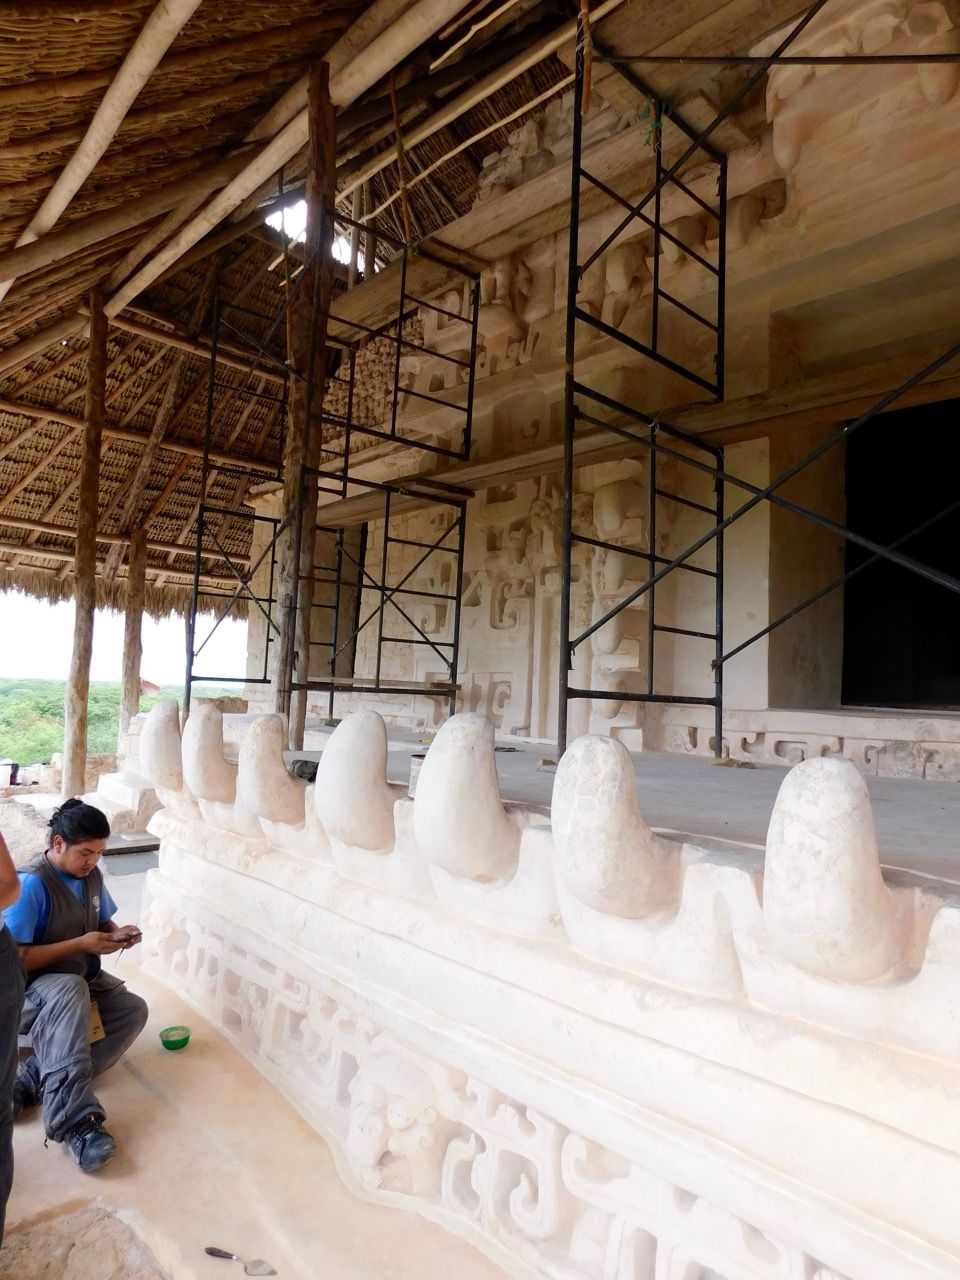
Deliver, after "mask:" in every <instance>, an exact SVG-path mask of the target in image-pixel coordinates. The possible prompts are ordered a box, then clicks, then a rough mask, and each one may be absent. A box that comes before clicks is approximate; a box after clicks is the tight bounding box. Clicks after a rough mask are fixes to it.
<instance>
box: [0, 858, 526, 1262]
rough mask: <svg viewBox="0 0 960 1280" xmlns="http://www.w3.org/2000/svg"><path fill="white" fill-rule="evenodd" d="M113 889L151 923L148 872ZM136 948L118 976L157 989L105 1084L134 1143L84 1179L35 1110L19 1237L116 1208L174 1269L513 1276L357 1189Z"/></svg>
mask: <svg viewBox="0 0 960 1280" xmlns="http://www.w3.org/2000/svg"><path fill="white" fill-rule="evenodd" d="M109 885H110V891H111V893H112V894H113V895H114V897H115V898H116V899H117V901H118V903H119V904H120V911H121V915H122V916H123V918H124V919H125V920H126V919H128V918H129V919H131V920H135V919H137V918H138V917H139V898H140V895H141V893H142V887H143V876H142V875H123V876H110V877H109ZM121 956H122V960H121V961H120V963H119V967H118V973H119V974H120V975H121V976H123V977H125V978H126V979H127V980H128V981H129V983H130V986H131V988H132V989H134V990H136V991H138V992H140V994H142V995H143V996H144V997H145V998H146V999H147V1001H148V1002H149V1004H150V1020H149V1022H148V1024H147V1027H146V1028H145V1030H144V1032H143V1034H142V1036H141V1037H140V1038H139V1040H138V1041H137V1042H136V1043H135V1044H134V1046H133V1048H132V1049H131V1050H130V1051H129V1053H127V1054H126V1056H125V1057H124V1058H123V1059H122V1060H121V1061H120V1063H119V1064H118V1065H117V1066H116V1067H115V1068H114V1069H113V1070H112V1071H111V1072H109V1073H108V1074H107V1075H106V1076H104V1077H103V1079H102V1082H101V1084H100V1085H98V1091H99V1092H100V1096H101V1098H102V1101H103V1102H104V1105H105V1107H106V1109H107V1112H108V1117H109V1119H108V1124H109V1127H110V1129H111V1131H112V1132H113V1133H114V1135H115V1137H116V1139H117V1143H118V1145H119V1147H120V1154H119V1155H118V1157H117V1158H116V1159H115V1160H114V1161H113V1162H112V1163H111V1164H110V1165H108V1166H107V1167H106V1168H104V1169H103V1170H102V1171H101V1172H100V1173H98V1174H97V1175H96V1176H93V1177H92V1176H88V1175H86V1174H83V1173H81V1172H80V1171H79V1169H77V1168H76V1166H75V1165H74V1164H73V1162H72V1160H70V1159H69V1157H68V1156H67V1155H66V1154H65V1152H64V1151H63V1150H62V1148H60V1147H58V1146H56V1145H55V1144H54V1143H50V1145H49V1147H46V1148H45V1147H44V1145H43V1127H42V1123H41V1120H40V1117H39V1114H38V1113H36V1112H34V1113H29V1115H28V1117H27V1118H25V1119H23V1120H21V1121H19V1122H18V1123H17V1125H16V1127H15V1150H16V1176H15V1181H14V1187H13V1194H12V1196H11V1199H10V1206H9V1211H8V1215H7V1237H6V1241H7V1242H10V1243H12V1242H13V1241H15V1240H16V1238H17V1235H18V1233H20V1232H22V1231H24V1230H27V1229H29V1228H30V1227H32V1226H36V1225H37V1224H38V1223H43V1222H47V1221H51V1220H54V1219H57V1218H60V1217H61V1216H62V1215H63V1214H68V1213H75V1212H77V1211H80V1210H83V1209H85V1208H87V1207H90V1206H96V1205H102V1206H104V1207H105V1208H108V1209H109V1210H111V1211H113V1212H115V1213H117V1214H118V1215H119V1216H120V1217H121V1219H123V1220H124V1221H126V1222H128V1223H129V1224H130V1225H131V1227H132V1228H133V1230H134V1232H135V1234H136V1235H137V1236H139V1237H140V1238H141V1239H142V1240H143V1242H144V1243H145V1244H146V1245H147V1247H148V1248H149V1249H151V1250H152V1252H153V1253H154V1255H155V1257H156V1258H157V1260H158V1262H159V1263H160V1265H161V1266H162V1267H163V1268H164V1269H165V1272H166V1274H167V1275H168V1276H169V1277H170V1278H171V1280H227V1278H228V1277H230V1276H233V1275H241V1274H242V1272H241V1270H240V1269H239V1268H238V1267H237V1266H236V1264H228V1263H224V1262H220V1261H218V1260H216V1259H214V1258H208V1257H206V1256H205V1255H204V1253H203V1249H204V1247H205V1246H206V1245H208V1244H215V1245H218V1246H220V1247H225V1248H228V1249H230V1250H232V1251H233V1252H235V1253H238V1254H240V1255H241V1256H246V1257H248V1258H252V1257H262V1258H267V1259H268V1260H269V1261H270V1262H271V1263H272V1264H273V1266H274V1267H275V1268H276V1270H277V1272H278V1274H279V1276H280V1277H281V1280H318V1277H323V1280H373V1278H374V1277H376V1280H416V1278H417V1277H420V1276H422V1275H423V1274H424V1268H428V1269H429V1271H430V1273H431V1274H437V1275H452V1276H457V1277H458V1280H459V1278H460V1277H462V1280H495V1278H496V1277H499V1276H501V1275H502V1274H503V1272H502V1271H501V1270H500V1269H499V1268H498V1267H497V1266H496V1265H495V1264H494V1263H493V1262H491V1261H490V1260H488V1259H487V1258H485V1257H483V1256H481V1255H480V1254H479V1253H478V1252H476V1251H475V1250H473V1249H471V1248H470V1247H469V1246H468V1245H467V1244H465V1243H464V1242H463V1241H461V1240H457V1239H455V1238H454V1237H453V1236H452V1235H450V1234H449V1233H448V1232H446V1231H444V1230H443V1229H442V1228H440V1227H439V1226H436V1225H434V1224H433V1223H429V1222H426V1221H424V1220H423V1219H422V1218H419V1217H415V1216H411V1215H410V1214H407V1213H402V1212H400V1211H398V1210H397V1209H395V1208H390V1207H387V1206H384V1205H375V1204H372V1203H370V1202H369V1200H365V1199H363V1198H361V1196H360V1195H358V1194H357V1192H358V1190H359V1188H357V1187H356V1186H354V1188H353V1189H352V1190H349V1189H348V1188H347V1187H346V1186H345V1185H344V1182H343V1180H342V1178H341V1176H340V1175H339V1174H338V1171H337V1164H336V1161H335V1157H334V1154H333V1153H332V1151H331V1149H330V1147H329V1146H328V1145H327V1143H326V1142H325V1141H324V1140H323V1138H322V1137H320V1136H319V1135H318V1134H317V1133H316V1131H315V1130H314V1128H313V1127H312V1126H311V1125H310V1124H309V1123H308V1122H307V1121H306V1120H304V1119H303V1118H301V1116H300V1115H298V1114H297V1112H296V1110H295V1109H294V1108H293V1107H292V1106H291V1105H290V1103H289V1102H288V1101H286V1100H285V1099H284V1098H283V1096H282V1094H281V1093H280V1091H279V1090H278V1089H276V1088H275V1087H274V1086H273V1085H272V1084H270V1083H269V1081H267V1080H265V1079H264V1077H263V1075H262V1074H261V1073H260V1072H259V1071H258V1070H257V1069H256V1068H255V1067H254V1066H253V1065H251V1064H250V1063H249V1062H247V1061H246V1060H245V1059H244V1057H243V1055H242V1054H241V1053H240V1052H238V1050H237V1049H236V1048H235V1047H233V1046H232V1045H231V1044H230V1043H229V1041H228V1040H227V1039H226V1038H225V1037H224V1035H223V1033H222V1032H221V1031H220V1030H218V1029H217V1028H216V1027H215V1026H213V1025H211V1023H210V1022H208V1021H207V1020H206V1019H205V1018H204V1017H202V1016H201V1015H200V1014H198V1013H197V1011H196V1010H195V1009H192V1008H190V1007H188V1006H187V1005H186V1004H184V1002H183V1001H182V1000H181V999H180V998H179V997H178V995H176V994H175V993H174V992H173V991H171V990H170V989H169V988H167V987H164V986H161V985H160V984H158V983H157V982H156V980H155V979H152V978H150V977H148V976H147V975H145V974H143V973H142V972H140V971H139V969H138V964H137V952H136V951H131V952H129V953H127V952H121ZM112 963H115V962H111V961H108V965H110V964H112ZM184 1022H185V1023H187V1024H188V1025H189V1026H190V1027H191V1030H192V1037H191V1041H190V1044H189V1045H188V1047H187V1048H186V1049H185V1050H182V1051H180V1052H177V1053H170V1052H167V1051H166V1050H164V1049H163V1048H162V1047H161V1045H160V1042H159V1039H158V1037H157V1033H158V1031H159V1030H160V1029H161V1028H162V1027H166V1026H171V1025H174V1024H179V1023H184ZM88 1244H89V1242H88ZM7 1254H8V1250H7V1247H6V1243H5V1246H4V1248H3V1250H0V1276H5V1277H6V1276H9V1280H22V1276H23V1272H22V1271H18V1272H11V1271H9V1270H5V1262H4V1260H5V1258H6V1257H7ZM84 1257H86V1258H87V1260H88V1261H90V1260H93V1261H98V1269H97V1270H87V1271H85V1272H83V1273H82V1274H79V1273H78V1274H77V1275H76V1276H75V1280H97V1277H98V1276H100V1275H102V1274H104V1272H103V1270H102V1269H101V1268H102V1266H103V1264H104V1257H103V1256H99V1259H98V1254H97V1252H96V1250H95V1249H94V1248H93V1247H92V1246H90V1247H89V1248H88V1250H87V1253H86V1254H85V1255H84ZM50 1261H53V1259H48V1262H50ZM39 1274H42V1275H44V1276H46V1277H49V1280H59V1273H57V1275H56V1276H55V1274H54V1273H53V1272H51V1271H49V1270H48V1271H44V1272H39V1273H38V1275H39ZM71 1274H73V1273H71ZM151 1275H152V1273H151ZM123 1276H124V1280H127V1276H126V1273H123ZM118 1280H119V1277H118Z"/></svg>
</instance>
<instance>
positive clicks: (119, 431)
mask: <svg viewBox="0 0 960 1280" xmlns="http://www.w3.org/2000/svg"><path fill="white" fill-rule="evenodd" d="M0 413H13V414H17V415H19V416H20V417H24V418H45V419H48V420H49V421H51V422H60V423H62V424H63V425H64V426H65V427H73V428H75V429H76V430H80V429H81V428H82V427H83V419H82V418H77V417H74V416H73V415H72V414H69V413H63V412H62V411H61V410H59V409H52V408H50V407H49V406H46V405H36V404H24V403H23V402H22V401H19V400H6V399H2V398H0ZM103 434H104V436H105V437H108V438H109V439H111V440H129V441H130V442H131V443H133V444H140V445H144V444H146V443H147V440H148V439H149V437H148V436H146V435H144V433H143V432H142V431H130V430H127V429H126V428H124V427H117V426H112V425H111V424H110V423H107V425H106V426H105V427H104V429H103ZM161 447H162V448H163V449H167V450H169V451H170V452H171V453H183V454H186V455H187V456H189V457H191V458H202V457H203V445H200V444H192V443H190V442H188V441H186V440H169V439H168V440H164V441H163V444H162V446H161ZM208 456H209V458H210V461H211V462H216V463H220V464H222V465H223V466H227V467H237V468H239V469H241V470H246V471H257V472H263V473H266V474H268V475H275V474H276V471H277V464H276V463H275V462H270V461H269V460H268V459H266V458H248V457H246V456H245V455H243V454H239V453H227V452H225V451H224V450H222V449H211V450H210V452H209V455H208Z"/></svg>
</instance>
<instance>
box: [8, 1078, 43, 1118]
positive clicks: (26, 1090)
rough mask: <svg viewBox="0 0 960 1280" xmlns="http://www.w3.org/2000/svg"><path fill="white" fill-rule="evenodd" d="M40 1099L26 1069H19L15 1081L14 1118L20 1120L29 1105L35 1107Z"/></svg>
mask: <svg viewBox="0 0 960 1280" xmlns="http://www.w3.org/2000/svg"><path fill="white" fill-rule="evenodd" d="M39 1101H40V1099H39V1098H38V1097H37V1095H36V1091H35V1090H34V1087H33V1083H32V1081H31V1080H30V1077H29V1075H28V1074H27V1073H26V1072H25V1071H21V1070H20V1069H19V1068H18V1069H17V1076H16V1079H15V1080H14V1082H13V1118H14V1120H19V1118H20V1116H22V1115H23V1113H24V1111H25V1110H26V1109H27V1107H35V1106H36V1105H37V1103H38V1102H39Z"/></svg>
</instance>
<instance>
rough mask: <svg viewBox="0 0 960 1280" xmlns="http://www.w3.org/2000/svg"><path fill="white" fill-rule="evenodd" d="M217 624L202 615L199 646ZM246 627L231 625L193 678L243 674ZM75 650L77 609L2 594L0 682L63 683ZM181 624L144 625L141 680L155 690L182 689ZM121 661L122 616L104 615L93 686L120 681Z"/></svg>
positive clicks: (222, 629)
mask: <svg viewBox="0 0 960 1280" xmlns="http://www.w3.org/2000/svg"><path fill="white" fill-rule="evenodd" d="M213 621H214V620H213V619H212V618H209V617H207V616H206V615H202V616H201V618H200V619H199V621H198V623H197V635H198V641H197V643H198V644H199V643H200V640H202V639H203V638H205V637H206V635H207V634H208V633H209V631H210V628H211V626H212V625H213ZM246 637H247V626H246V623H245V622H238V621H236V620H233V619H228V620H226V621H224V622H222V623H221V624H220V626H219V627H218V628H217V631H216V633H215V635H214V636H213V638H212V639H211V640H210V641H209V643H207V644H206V645H205V647H204V649H203V653H202V656H201V660H200V662H199V663H197V664H196V666H195V672H194V673H195V675H199V676H200V677H201V678H204V679H207V680H209V679H211V678H212V677H216V676H219V677H224V676H242V675H243V674H244V666H245V654H246ZM72 647H73V604H72V602H70V601H63V602H62V603H60V604H50V603H48V602H47V601H45V600H33V599H31V598H30V597H29V596H24V595H21V594H20V593H19V592H14V591H5V592H3V593H0V677H10V676H20V677H31V678H33V679H46V680H65V679H66V677H67V670H68V668H69V666H70V652H71V649H72ZM184 653H185V636H184V623H183V619H182V618H164V619H163V620H162V621H161V622H157V621H155V620H154V619H153V618H146V617H145V618H144V620H143V660H142V662H141V664H140V675H141V676H142V678H143V679H144V680H149V681H150V682H151V683H153V684H172V685H182V684H183V677H184V667H185V657H184ZM122 658H123V614H120V613H110V612H107V611H105V610H100V611H98V613H97V616H96V621H95V622H94V627H93V661H92V664H91V669H90V679H91V680H108V681H119V680H120V676H121V663H122Z"/></svg>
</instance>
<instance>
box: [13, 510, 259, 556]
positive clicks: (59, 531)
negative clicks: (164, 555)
mask: <svg viewBox="0 0 960 1280" xmlns="http://www.w3.org/2000/svg"><path fill="white" fill-rule="evenodd" d="M3 526H6V527H7V528H9V529H25V530H27V531H28V532H31V533H46V534H50V536H51V537H56V538H66V539H68V540H72V539H74V538H76V536H77V531H76V529H71V528H70V527H69V526H68V525H62V524H50V523H48V522H47V521H46V520H27V519H24V518H22V517H20V516H8V515H0V527H3ZM131 537H132V534H128V533H104V532H102V531H101V530H99V529H98V530H97V542H102V543H104V544H105V545H106V546H124V547H127V546H129V545H130V539H131ZM147 550H148V551H161V552H172V553H173V554H174V555H178V556H186V555H192V554H193V549H192V548H191V547H184V546H178V544H177V543H175V542H161V541H160V540H159V539H157V538H148V539H147ZM17 551H18V552H19V553H22V554H23V555H38V556H39V555H44V554H45V552H44V551H42V550H40V549H38V548H36V547H31V548H30V549H29V551H28V550H27V548H26V547H18V548H17ZM203 555H204V559H205V560H223V559H224V557H223V555H221V554H220V552H219V551H204V553H203ZM71 558H72V557H71ZM230 559H231V560H232V561H233V563H234V564H238V565H243V566H247V565H249V563H250V557H249V556H245V555H242V554H240V553H239V552H238V553H237V554H236V555H235V554H234V553H233V552H230Z"/></svg>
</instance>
